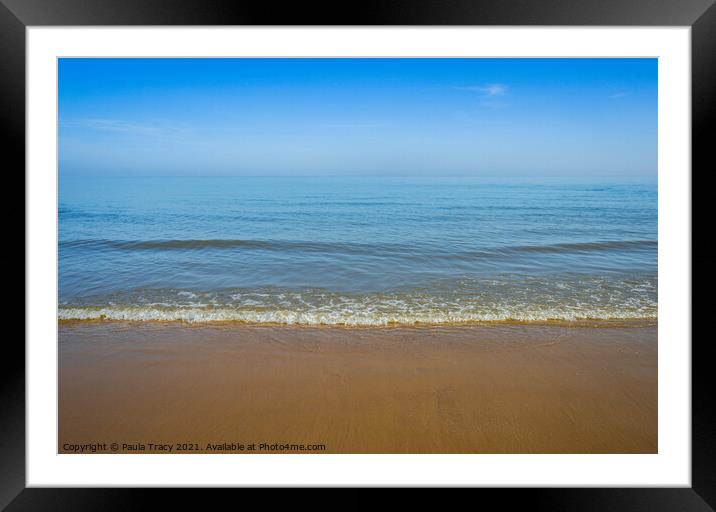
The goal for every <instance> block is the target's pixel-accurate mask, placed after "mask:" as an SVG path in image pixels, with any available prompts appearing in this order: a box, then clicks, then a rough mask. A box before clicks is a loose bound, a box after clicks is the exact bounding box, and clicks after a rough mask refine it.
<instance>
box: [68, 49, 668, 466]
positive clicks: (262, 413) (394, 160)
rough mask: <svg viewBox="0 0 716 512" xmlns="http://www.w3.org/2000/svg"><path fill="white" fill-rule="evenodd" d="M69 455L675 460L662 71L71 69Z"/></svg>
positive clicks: (187, 65)
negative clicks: (663, 341)
mask: <svg viewBox="0 0 716 512" xmlns="http://www.w3.org/2000/svg"><path fill="white" fill-rule="evenodd" d="M57 73H58V96H57V102H58V134H57V136H58V162H57V165H58V179H57V199H58V211H57V233H58V239H57V261H58V268H57V280H58V297H57V329H58V339H57V343H58V361H57V365H58V396H57V400H58V415H59V417H58V424H57V432H58V446H57V451H58V453H62V454H88V453H103V454H112V453H120V454H150V453H157V454H176V453H179V454H187V453H203V454H207V453H210V454H234V455H241V454H246V455H250V454H268V453H281V454H316V455H318V454H366V453H374V454H410V453H415V454H431V453H434V454H508V453H510V454H539V453H542V454H552V453H555V454H556V453H572V454H622V453H623V454H627V453H630V454H654V453H658V415H657V413H658V407H657V405H658V392H657V391H658V389H657V388H658V387H657V381H658V379H657V377H658V335H657V334H658V297H657V290H658V259H657V254H658V215H657V213H658V190H657V167H658V162H657V147H658V109H657V99H658V94H657V93H658V60H657V59H656V58H328V57H326V58H303V57H301V58H59V59H58V61H57Z"/></svg>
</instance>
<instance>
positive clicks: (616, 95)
mask: <svg viewBox="0 0 716 512" xmlns="http://www.w3.org/2000/svg"><path fill="white" fill-rule="evenodd" d="M626 96H629V91H617V92H615V93H612V94H610V95H609V97H610V98H611V99H617V98H624V97H626Z"/></svg>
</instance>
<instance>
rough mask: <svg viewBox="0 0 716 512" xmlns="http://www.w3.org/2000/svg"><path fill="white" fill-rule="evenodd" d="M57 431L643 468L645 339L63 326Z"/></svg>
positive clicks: (90, 441)
mask: <svg viewBox="0 0 716 512" xmlns="http://www.w3.org/2000/svg"><path fill="white" fill-rule="evenodd" d="M58 427H59V446H58V451H59V452H61V453H68V452H77V451H80V450H83V451H84V452H85V453H87V452H88V451H92V450H94V451H96V452H98V453H115V452H117V453H152V452H154V453H178V452H180V450H181V449H182V448H183V449H184V450H190V451H195V452H196V451H198V452H203V453H278V452H291V453H308V452H310V453H656V452H657V447H658V443H657V328H656V326H650V327H600V328H594V327H562V326H538V325H480V326H469V327H439V328H438V327H421V328H387V329H385V328H382V329H381V328H375V329H346V328H295V327H270V326H261V327H258V326H246V325H225V326H220V325H202V326H191V325H186V324H180V323H151V322H147V323H121V322H95V323H93V322H76V323H71V322H70V323H67V322H62V323H60V326H59V426H58ZM114 443H116V444H114ZM90 445H92V446H93V447H94V448H90V447H89V446H90ZM291 445H294V446H291ZM252 446H253V449H252V448H251V447H252ZM300 446H303V449H301V448H300ZM81 447H84V448H81Z"/></svg>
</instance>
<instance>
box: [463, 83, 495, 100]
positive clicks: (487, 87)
mask: <svg viewBox="0 0 716 512" xmlns="http://www.w3.org/2000/svg"><path fill="white" fill-rule="evenodd" d="M457 89H460V90H462V91H471V92H476V93H478V94H481V95H483V96H488V97H493V96H504V95H505V94H507V86H506V85H504V84H484V85H466V86H461V87H457Z"/></svg>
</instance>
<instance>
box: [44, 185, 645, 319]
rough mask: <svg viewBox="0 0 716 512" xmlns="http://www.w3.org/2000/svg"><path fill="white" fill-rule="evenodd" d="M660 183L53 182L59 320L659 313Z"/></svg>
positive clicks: (588, 316) (589, 316)
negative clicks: (658, 186)
mask: <svg viewBox="0 0 716 512" xmlns="http://www.w3.org/2000/svg"><path fill="white" fill-rule="evenodd" d="M657 206H658V205H657V185H656V182H655V181H654V182H652V183H648V182H638V181H630V180H626V179H623V180H622V179H614V180H611V181H610V180H591V181H590V180H586V181H585V180H569V179H559V178H550V179H548V178H544V179H535V178H532V179H499V178H400V177H206V176H204V177H194V176H185V177H167V176H161V177H86V176H85V177H82V176H61V177H60V179H59V182H58V245H57V255H58V287H59V297H58V319H59V320H77V321H85V320H93V321H97V320H123V321H138V322H144V321H182V322H189V323H195V322H198V323H206V322H236V323H250V324H272V325H273V324H286V325H339V326H347V327H352V326H353V327H357V326H400V325H421V324H427V325H442V324H450V325H453V324H472V323H483V322H525V323H529V322H575V321H578V322H584V321H595V322H598V321H608V322H612V321H632V320H634V321H648V322H653V321H656V319H657V284H658V274H657V248H658V237H657V210H658V208H657Z"/></svg>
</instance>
